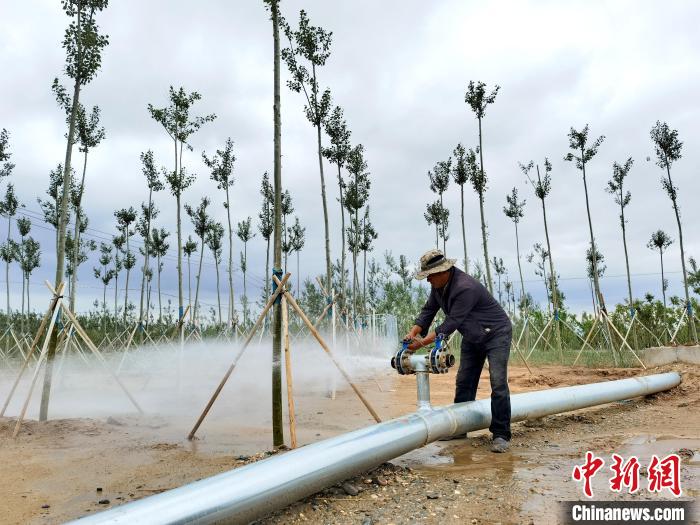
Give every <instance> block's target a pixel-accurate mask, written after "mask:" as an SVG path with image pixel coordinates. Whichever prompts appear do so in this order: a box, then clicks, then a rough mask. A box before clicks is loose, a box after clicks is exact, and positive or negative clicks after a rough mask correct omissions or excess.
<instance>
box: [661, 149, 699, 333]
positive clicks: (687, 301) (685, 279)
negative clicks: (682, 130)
mask: <svg viewBox="0 0 700 525" xmlns="http://www.w3.org/2000/svg"><path fill="white" fill-rule="evenodd" d="M666 173H667V174H668V184H669V187H670V188H673V181H672V180H671V168H669V165H668V162H666ZM671 201H672V202H673V211H674V212H675V214H676V224H678V242H679V244H680V247H681V267H682V268H683V289H684V290H685V307H686V309H687V311H688V323H689V324H690V337H692V340H693V342H694V343H695V344H698V333H697V330H696V328H695V318H694V317H693V310H692V306H691V303H690V295H689V294H688V272H687V271H686V269H685V251H684V249H683V228H682V227H681V215H680V212H679V211H678V203H677V202H676V199H675V198H672V199H671Z"/></svg>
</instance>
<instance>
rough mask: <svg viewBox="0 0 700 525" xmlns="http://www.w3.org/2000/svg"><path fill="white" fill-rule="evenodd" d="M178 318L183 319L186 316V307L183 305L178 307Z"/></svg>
mask: <svg viewBox="0 0 700 525" xmlns="http://www.w3.org/2000/svg"><path fill="white" fill-rule="evenodd" d="M177 311H178V319H180V320H182V318H183V317H184V316H185V308H184V307H183V306H180V307H178V310H177Z"/></svg>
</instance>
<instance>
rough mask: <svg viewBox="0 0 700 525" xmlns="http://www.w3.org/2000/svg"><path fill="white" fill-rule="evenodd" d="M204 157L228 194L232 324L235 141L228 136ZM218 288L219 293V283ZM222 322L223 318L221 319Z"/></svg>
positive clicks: (230, 322)
mask: <svg viewBox="0 0 700 525" xmlns="http://www.w3.org/2000/svg"><path fill="white" fill-rule="evenodd" d="M202 159H203V160H204V164H206V165H207V167H208V168H209V169H210V170H211V175H210V178H211V180H213V181H214V182H216V187H217V188H218V189H220V190H224V192H225V194H226V202H224V208H226V219H227V221H228V312H229V313H228V320H229V324H231V325H232V324H233V313H234V312H235V310H236V302H235V296H234V294H233V226H232V224H231V197H230V194H229V189H230V188H231V186H233V183H234V178H233V163H234V162H236V156H235V155H234V154H233V141H232V140H231V138H230V137H229V138H227V139H226V144H225V145H224V149H223V150H220V149H218V150H216V155H214V157H213V158H211V159H209V158H208V157H207V156H206V154H205V153H202ZM217 271H218V270H217ZM217 276H218V274H217ZM217 278H218V277H217ZM216 290H217V294H218V293H219V288H218V285H217V289H216ZM220 314H221V305H220V304H219V317H221V315H220ZM220 323H221V319H219V324H220Z"/></svg>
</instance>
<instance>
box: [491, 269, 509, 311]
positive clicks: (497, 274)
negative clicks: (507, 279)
mask: <svg viewBox="0 0 700 525" xmlns="http://www.w3.org/2000/svg"><path fill="white" fill-rule="evenodd" d="M492 262H493V269H494V271H495V272H496V276H497V277H498V302H499V303H501V306H503V296H502V295H501V275H506V267H505V265H504V264H503V259H501V258H497V257H494V258H493V261H492Z"/></svg>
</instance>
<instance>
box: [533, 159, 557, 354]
mask: <svg viewBox="0 0 700 525" xmlns="http://www.w3.org/2000/svg"><path fill="white" fill-rule="evenodd" d="M539 176H540V167H539V166H537V177H538V178H539ZM540 200H541V201H542V217H543V218H544V236H545V239H546V240H547V251H548V252H549V274H550V275H549V278H550V279H551V291H552V308H553V309H554V321H555V322H554V334H555V336H556V338H557V349H558V350H559V353H560V354H561V352H562V347H561V329H560V326H559V292H558V290H557V277H556V274H555V273H554V257H553V256H552V245H551V244H550V242H549V228H548V227H547V208H546V207H545V205H544V199H540Z"/></svg>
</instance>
